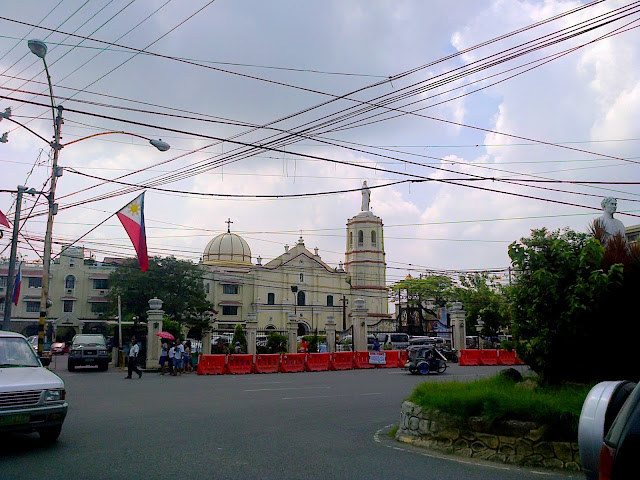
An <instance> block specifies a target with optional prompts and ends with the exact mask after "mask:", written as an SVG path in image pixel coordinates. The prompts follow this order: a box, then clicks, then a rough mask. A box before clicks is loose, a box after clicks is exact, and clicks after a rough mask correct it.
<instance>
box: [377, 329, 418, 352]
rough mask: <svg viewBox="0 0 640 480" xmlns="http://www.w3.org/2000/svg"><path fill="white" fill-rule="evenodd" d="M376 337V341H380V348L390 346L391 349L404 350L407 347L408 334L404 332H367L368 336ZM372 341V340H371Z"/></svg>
mask: <svg viewBox="0 0 640 480" xmlns="http://www.w3.org/2000/svg"><path fill="white" fill-rule="evenodd" d="M373 337H377V338H378V342H380V348H382V349H384V348H385V346H387V348H391V349H392V350H406V349H407V348H409V335H407V334H406V333H395V332H390V333H387V332H377V333H375V332H374V333H373V334H369V338H373ZM371 343H373V340H371Z"/></svg>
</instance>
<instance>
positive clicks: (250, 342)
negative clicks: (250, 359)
mask: <svg viewBox="0 0 640 480" xmlns="http://www.w3.org/2000/svg"><path fill="white" fill-rule="evenodd" d="M246 331H247V353H248V354H249V355H255V354H256V336H257V333H258V319H257V315H256V314H255V313H249V314H248V315H247V322H246Z"/></svg>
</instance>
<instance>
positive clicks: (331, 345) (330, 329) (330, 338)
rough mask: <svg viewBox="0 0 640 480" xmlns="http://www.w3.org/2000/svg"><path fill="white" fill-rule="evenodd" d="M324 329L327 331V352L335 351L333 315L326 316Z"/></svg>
mask: <svg viewBox="0 0 640 480" xmlns="http://www.w3.org/2000/svg"><path fill="white" fill-rule="evenodd" d="M324 329H325V331H326V332H327V352H329V353H334V352H335V351H336V322H335V320H334V318H333V315H329V316H328V317H327V322H326V324H325V326H324Z"/></svg>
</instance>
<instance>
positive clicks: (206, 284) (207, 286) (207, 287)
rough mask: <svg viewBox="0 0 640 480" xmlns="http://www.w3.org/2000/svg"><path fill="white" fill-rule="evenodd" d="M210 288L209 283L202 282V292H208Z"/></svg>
mask: <svg viewBox="0 0 640 480" xmlns="http://www.w3.org/2000/svg"><path fill="white" fill-rule="evenodd" d="M210 288H211V285H209V284H208V283H205V284H204V293H209V289H210Z"/></svg>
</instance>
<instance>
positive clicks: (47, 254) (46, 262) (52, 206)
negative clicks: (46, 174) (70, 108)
mask: <svg viewBox="0 0 640 480" xmlns="http://www.w3.org/2000/svg"><path fill="white" fill-rule="evenodd" d="M45 65H46V63H45ZM47 73H48V72H47ZM51 102H52V103H53V96H52V98H51ZM57 109H58V115H57V116H56V119H55V124H54V130H55V136H54V140H53V142H51V148H53V165H52V167H51V189H50V190H49V195H47V199H48V200H49V214H48V215H47V232H46V234H45V237H44V255H43V257H42V296H41V297H40V322H39V323H38V356H42V351H43V347H44V327H45V323H46V321H47V307H48V301H49V272H50V270H51V237H52V235H53V217H54V216H55V214H56V213H58V205H57V204H56V203H55V195H56V183H57V180H58V177H61V176H62V168H61V167H58V156H59V155H60V150H62V145H61V144H60V130H61V128H62V123H63V122H62V106H61V105H58V107H57Z"/></svg>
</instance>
